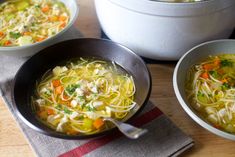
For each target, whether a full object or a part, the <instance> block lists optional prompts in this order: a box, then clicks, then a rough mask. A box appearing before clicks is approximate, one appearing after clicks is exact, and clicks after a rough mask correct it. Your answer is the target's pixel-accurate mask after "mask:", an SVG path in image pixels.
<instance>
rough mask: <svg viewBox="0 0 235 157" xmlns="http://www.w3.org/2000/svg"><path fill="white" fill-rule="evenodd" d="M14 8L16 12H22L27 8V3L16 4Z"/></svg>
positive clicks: (24, 0) (23, 1)
mask: <svg viewBox="0 0 235 157" xmlns="http://www.w3.org/2000/svg"><path fill="white" fill-rule="evenodd" d="M16 7H17V9H18V10H20V11H22V10H25V9H26V8H27V7H29V2H28V1H26V0H22V1H19V2H17V3H16Z"/></svg>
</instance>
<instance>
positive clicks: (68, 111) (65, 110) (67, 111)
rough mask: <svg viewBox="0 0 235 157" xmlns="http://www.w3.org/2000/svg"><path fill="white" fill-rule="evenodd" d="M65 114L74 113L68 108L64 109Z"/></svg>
mask: <svg viewBox="0 0 235 157" xmlns="http://www.w3.org/2000/svg"><path fill="white" fill-rule="evenodd" d="M64 113H67V114H72V113H73V112H72V111H70V110H69V109H68V108H66V107H65V108H64Z"/></svg>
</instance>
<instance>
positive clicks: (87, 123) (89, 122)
mask: <svg viewBox="0 0 235 157" xmlns="http://www.w3.org/2000/svg"><path fill="white" fill-rule="evenodd" d="M83 122H84V123H83V126H84V127H85V128H87V129H91V128H92V126H93V121H92V120H91V119H89V118H85V119H84V120H83Z"/></svg>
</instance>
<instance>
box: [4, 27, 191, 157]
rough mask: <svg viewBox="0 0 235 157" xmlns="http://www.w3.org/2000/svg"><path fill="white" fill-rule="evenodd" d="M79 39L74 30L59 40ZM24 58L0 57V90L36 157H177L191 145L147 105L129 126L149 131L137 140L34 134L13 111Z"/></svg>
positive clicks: (118, 135) (116, 134) (114, 136)
mask: <svg viewBox="0 0 235 157" xmlns="http://www.w3.org/2000/svg"><path fill="white" fill-rule="evenodd" d="M77 37H81V34H80V33H79V32H78V31H77V30H76V29H74V28H72V29H71V30H69V31H68V32H67V33H66V34H65V35H63V36H62V37H61V39H59V40H66V39H70V38H77ZM26 60H27V58H15V57H9V56H0V62H1V65H0V73H1V76H0V89H1V90H0V91H1V93H0V94H1V96H2V97H3V99H4V101H5V103H6V105H7V107H8V108H9V110H10V111H11V112H12V114H13V115H14V117H15V120H16V121H17V123H18V124H19V127H20V128H21V130H22V132H23V133H24V135H25V136H26V138H27V139H28V141H29V143H30V144H31V146H32V148H33V149H34V151H35V153H36V155H37V156H39V157H56V156H59V157H79V156H87V157H111V156H112V157H116V156H117V157H122V156H123V157H126V156H128V157H132V156H134V157H140V156H141V157H147V156H148V157H151V156H152V157H156V156H159V157H165V156H178V155H179V154H181V153H182V152H184V151H185V150H187V149H188V148H190V147H192V146H193V140H192V139H191V138H190V137H188V136H187V135H185V134H184V133H183V132H182V131H181V130H180V129H179V128H177V127H176V126H175V125H174V124H173V123H172V122H171V121H170V120H169V119H168V118H167V117H166V116H165V115H164V114H163V113H162V112H161V111H160V110H159V109H158V108H157V107H156V106H155V105H154V104H152V103H151V102H148V104H147V105H146V107H145V108H144V109H143V111H142V112H141V113H140V114H139V115H138V116H137V117H135V118H134V119H133V120H132V121H131V124H133V125H135V126H137V127H143V128H147V129H148V133H147V134H145V135H144V136H142V137H141V138H139V139H137V140H130V139H128V138H126V137H124V136H123V135H122V134H121V133H120V132H119V131H118V130H115V131H113V132H112V133H110V134H108V135H105V136H102V137H98V138H94V139H89V140H63V139H58V138H54V137H49V136H46V135H43V134H40V133H38V132H35V131H34V130H32V129H31V128H29V127H28V126H26V125H25V124H24V123H23V122H22V121H21V120H20V119H19V118H18V117H17V116H16V115H15V113H14V111H13V108H12V99H11V92H10V91H11V87H12V79H13V77H14V75H15V73H16V71H17V70H18V69H19V67H20V66H21V65H22V64H23V63H24V62H25V61H26Z"/></svg>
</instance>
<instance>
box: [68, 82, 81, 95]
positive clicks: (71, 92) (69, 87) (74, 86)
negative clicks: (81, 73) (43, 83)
mask: <svg viewBox="0 0 235 157" xmlns="http://www.w3.org/2000/svg"><path fill="white" fill-rule="evenodd" d="M77 88H80V84H72V85H69V86H67V87H66V89H65V91H66V92H67V93H68V94H69V95H72V94H73V93H74V92H75V91H76V89H77Z"/></svg>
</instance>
